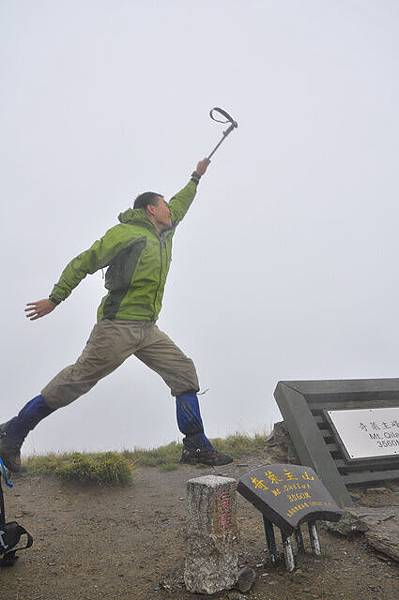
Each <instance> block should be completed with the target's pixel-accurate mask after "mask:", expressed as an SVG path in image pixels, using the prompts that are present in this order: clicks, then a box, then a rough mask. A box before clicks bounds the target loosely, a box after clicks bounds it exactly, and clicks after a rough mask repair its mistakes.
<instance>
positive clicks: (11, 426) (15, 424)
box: [6, 394, 55, 444]
mask: <svg viewBox="0 0 399 600" xmlns="http://www.w3.org/2000/svg"><path fill="white" fill-rule="evenodd" d="M54 410H55V409H54V408H50V407H49V406H48V405H47V404H46V402H45V400H44V398H43V396H42V395H41V394H40V395H39V396H36V397H35V398H33V400H30V401H29V402H28V403H27V404H25V406H24V407H23V408H22V410H20V412H19V413H18V415H17V416H16V417H14V418H13V419H11V421H9V422H8V423H7V429H6V431H7V436H8V437H10V438H11V439H13V440H15V441H16V442H17V443H18V444H22V442H23V441H24V439H25V438H26V436H27V435H28V433H29V432H30V431H32V429H34V428H35V427H36V425H37V424H38V423H40V421H41V420H42V419H44V418H45V417H48V415H50V414H51V413H52V412H54Z"/></svg>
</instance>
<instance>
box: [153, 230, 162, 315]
mask: <svg viewBox="0 0 399 600" xmlns="http://www.w3.org/2000/svg"><path fill="white" fill-rule="evenodd" d="M163 245H164V238H163V237H162V234H161V235H160V237H159V255H160V259H161V260H160V262H161V266H160V268H159V284H158V287H157V291H156V292H155V298H154V315H153V317H154V320H155V316H156V313H157V309H156V304H157V298H158V294H159V290H160V288H161V283H162V246H163Z"/></svg>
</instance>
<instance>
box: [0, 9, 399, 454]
mask: <svg viewBox="0 0 399 600" xmlns="http://www.w3.org/2000/svg"><path fill="white" fill-rule="evenodd" d="M398 34H399V5H398V3H397V2H394V1H388V0H375V1H367V0H345V1H341V0H334V1H333V2H331V1H330V0H304V1H303V2H296V1H294V0H287V1H285V2H279V1H277V0H275V1H266V0H264V1H254V0H246V1H245V2H244V1H236V0H219V1H218V2H214V1H212V0H202V2H200V3H197V2H189V1H187V0H185V1H184V0H164V1H158V2H150V1H147V0H146V1H145V2H144V0H143V1H134V0H130V1H127V0H113V1H112V2H111V1H105V0H103V1H101V0H83V1H82V0H80V1H77V0H68V1H66V0H58V1H57V2H52V1H50V0H36V1H35V2H29V1H28V0H18V2H14V1H11V0H2V1H1V2H0V61H1V62H0V85H1V89H0V131H1V134H0V153H1V157H0V158H1V161H0V164H1V166H0V169H1V174H0V175H1V176H0V193H1V243H2V249H3V257H2V277H1V280H2V315H3V319H2V336H1V339H2V344H1V365H2V390H1V400H0V407H1V411H0V421H3V420H6V419H8V418H10V417H11V416H13V414H15V413H16V412H17V411H18V410H19V408H20V407H21V406H22V404H24V403H25V402H26V401H27V400H29V399H30V398H32V397H33V396H34V395H36V394H37V393H39V392H40V390H41V388H42V387H44V385H45V384H46V383H47V382H48V381H49V380H50V379H51V378H52V377H53V376H54V375H55V374H56V373H57V372H58V371H59V370H61V369H62V368H63V367H65V366H66V365H68V364H71V363H73V362H74V361H75V360H76V358H77V357H78V355H79V354H80V352H81V350H82V349H83V346H84V344H85V342H86V340H87V338H88V335H89V333H90V331H91V328H92V327H93V325H94V322H95V313H96V308H97V305H98V304H99V302H100V298H101V297H102V295H103V294H104V290H103V281H102V277H101V272H99V273H96V274H94V275H92V276H89V277H87V278H86V279H85V280H84V281H83V282H82V283H81V284H80V285H79V287H78V288H77V289H76V290H75V291H74V292H73V294H72V295H71V296H70V298H69V299H68V300H67V301H65V302H64V303H62V304H61V305H60V306H59V307H57V309H56V310H55V311H54V312H53V313H52V314H51V315H49V316H47V317H45V318H43V319H39V320H38V321H35V322H34V323H31V322H29V321H28V320H27V319H26V318H25V316H24V312H23V309H24V306H25V304H26V302H28V301H33V300H37V299H40V298H44V297H46V296H47V295H48V294H49V292H50V291H51V289H52V286H53V284H54V283H55V282H56V281H57V279H58V277H59V275H60V273H61V271H62V269H63V268H64V266H65V265H66V264H67V262H68V261H69V260H70V259H71V258H73V257H74V256H75V255H77V254H78V253H79V252H81V251H82V250H84V249H86V248H88V247H89V246H90V245H91V244H92V242H93V241H94V240H95V239H97V238H98V237H100V236H101V235H103V233H104V232H105V231H106V230H107V229H108V228H109V227H111V226H113V225H114V224H116V223H117V215H118V214H119V212H121V210H124V209H126V208H128V207H129V206H131V204H132V202H133V200H134V198H135V196H136V195H137V194H138V193H140V192H143V191H146V190H155V191H157V192H160V193H163V194H165V196H166V197H167V198H170V197H171V196H172V195H173V194H174V193H175V192H176V191H178V190H179V189H180V188H181V187H183V186H184V185H185V184H186V182H187V181H188V179H189V177H190V174H191V172H192V170H193V169H194V167H195V164H196V162H197V161H198V160H199V159H201V158H203V157H204V156H205V155H206V154H207V153H208V152H209V151H210V150H211V148H212V147H213V145H215V144H216V142H217V141H218V139H219V137H220V136H221V133H222V131H223V126H222V125H220V126H219V125H217V124H215V123H213V122H212V121H211V120H210V119H209V117H208V111H209V109H210V108H211V107H213V106H221V107H224V108H225V109H226V110H228V111H230V112H231V113H232V115H233V116H234V117H235V118H236V119H237V120H238V122H239V128H238V130H237V131H235V132H234V133H232V134H231V136H230V137H229V138H228V140H227V141H226V143H225V144H224V145H223V146H222V147H221V149H220V150H219V152H218V153H217V154H216V155H215V158H214V160H213V161H212V164H211V166H210V168H209V170H208V173H207V174H206V175H205V176H204V178H203V180H202V181H201V183H200V186H199V192H198V195H197V198H196V200H195V201H194V204H193V206H192V208H191V209H190V212H189V213H188V215H187V217H186V219H185V220H184V222H183V223H182V224H181V225H180V227H179V229H178V231H177V233H176V236H175V242H174V255H173V262H172V266H171V270H170V275H169V279H168V283H167V287H166V292H165V297H164V306H163V310H162V313H161V317H160V320H159V322H158V325H159V327H160V328H161V329H163V330H164V331H166V332H167V333H168V334H169V335H170V336H171V337H172V338H173V339H174V340H175V341H176V343H177V344H178V345H180V346H181V348H182V349H183V350H184V351H185V352H186V353H187V354H188V355H189V356H190V357H192V358H193V360H194V362H195V364H196V366H197V369H198V373H199V377H200V383H201V386H202V388H203V389H204V388H210V391H209V392H208V393H207V394H205V395H204V396H202V401H201V402H202V410H203V417H204V421H205V425H206V430H207V432H208V434H209V435H210V436H211V437H214V436H220V435H225V434H228V433H232V432H234V431H236V430H239V431H243V432H250V433H251V432H254V431H263V430H265V429H266V430H267V429H269V428H270V427H271V424H272V423H273V422H274V421H276V420H277V419H278V418H279V413H278V409H277V406H276V403H275V401H274V399H273V390H274V388H275V385H276V383H277V381H278V380H287V379H324V378H330V379H331V378H337V379H340V378H363V377H365V378H366V377H367V378H373V377H398V376H399V336H398V331H399V323H398V304H399V286H398V274H397V271H398V268H397V263H398V250H399V241H398V235H397V229H398V227H397V220H398V206H397V203H398V191H399V185H398V167H397V165H398V158H399V118H398V106H399V84H398V72H399V35H398ZM177 439H181V436H180V434H179V433H178V430H177V426H176V424H175V408H174V399H173V398H172V397H171V396H170V394H169V390H168V388H167V387H166V386H165V384H164V383H163V381H162V380H161V379H160V378H159V377H158V376H157V375H156V374H154V373H152V372H151V371H149V370H148V369H147V367H145V366H144V365H142V364H141V363H140V362H139V361H138V360H137V359H135V358H134V357H133V358H131V359H129V360H128V361H126V363H125V364H124V365H123V366H122V367H121V368H120V369H118V370H117V371H116V372H114V373H113V374H112V375H110V376H109V377H108V378H106V379H105V380H103V381H102V382H100V383H99V384H98V385H97V386H96V387H95V388H93V390H92V391H91V392H89V393H88V394H87V395H86V396H83V397H82V398H80V399H79V400H77V401H76V402H75V403H73V404H72V405H70V406H69V407H67V408H65V409H62V410H60V411H58V412H57V413H56V414H54V415H52V416H51V417H49V418H48V419H47V420H46V421H45V422H43V423H42V424H41V425H40V426H39V427H38V428H37V429H36V430H35V432H34V433H33V434H32V435H31V437H30V438H29V441H28V443H27V445H26V452H43V451H47V450H73V449H75V450H80V449H82V450H83V449H85V450H99V449H120V448H132V447H133V446H142V447H150V446H153V445H159V444H161V443H166V442H169V441H171V440H177Z"/></svg>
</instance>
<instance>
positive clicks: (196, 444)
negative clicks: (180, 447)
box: [176, 392, 213, 450]
mask: <svg viewBox="0 0 399 600" xmlns="http://www.w3.org/2000/svg"><path fill="white" fill-rule="evenodd" d="M176 417H177V425H178V427H179V429H180V431H181V432H182V433H184V434H185V436H186V437H185V438H184V440H183V443H184V445H185V446H186V448H192V449H193V450H196V449H197V448H204V449H209V450H212V449H213V446H212V444H211V442H210V441H209V440H208V438H207V437H206V435H205V433H204V425H203V423H202V419H201V413H200V407H199V404H198V398H197V394H196V393H195V392H184V394H180V395H179V396H176Z"/></svg>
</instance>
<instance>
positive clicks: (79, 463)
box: [24, 452, 135, 485]
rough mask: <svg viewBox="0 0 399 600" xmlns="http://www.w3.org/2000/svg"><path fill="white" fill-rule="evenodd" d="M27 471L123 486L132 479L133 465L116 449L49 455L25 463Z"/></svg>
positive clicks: (31, 458) (33, 458)
mask: <svg viewBox="0 0 399 600" xmlns="http://www.w3.org/2000/svg"><path fill="white" fill-rule="evenodd" d="M24 466H25V467H26V470H27V472H28V473H32V474H34V475H55V476H56V477H59V478H60V479H66V480H70V481H86V482H88V481H91V482H95V483H98V484H100V485H126V484H128V483H130V482H131V481H132V470H133V469H134V466H135V465H134V464H132V463H131V462H129V461H128V460H127V458H125V457H124V456H122V455H121V454H120V453H118V452H98V453H93V454H85V453H82V452H72V453H70V454H48V455H47V456H33V457H30V458H28V459H27V460H26V461H25V462H24Z"/></svg>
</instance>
